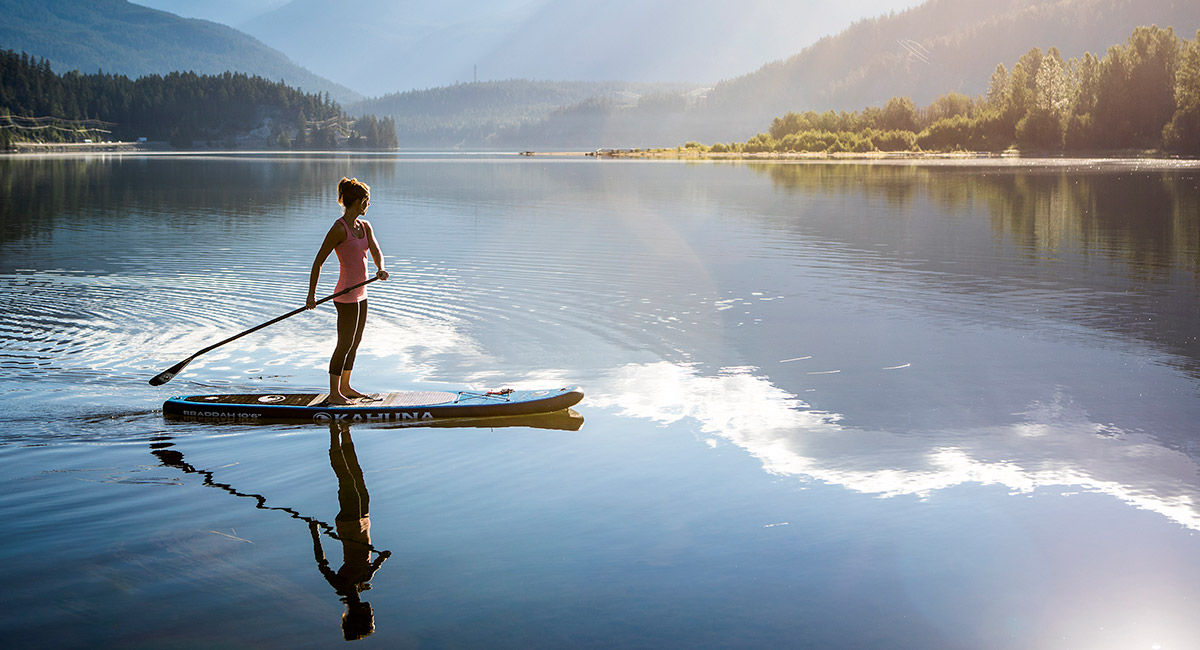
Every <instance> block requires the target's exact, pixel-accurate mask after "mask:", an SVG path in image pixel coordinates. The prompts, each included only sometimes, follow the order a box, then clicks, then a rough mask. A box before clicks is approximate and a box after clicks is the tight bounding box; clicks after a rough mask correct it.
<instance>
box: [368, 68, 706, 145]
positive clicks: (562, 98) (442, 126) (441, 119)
mask: <svg viewBox="0 0 1200 650" xmlns="http://www.w3.org/2000/svg"><path fill="white" fill-rule="evenodd" d="M693 88H694V87H692V86H687V85H685V84H670V83H630V82H611V81H609V82H605V81H530V80H526V79H509V80H505V81H480V82H477V83H461V84H454V85H453V86H443V87H440V88H430V89H426V90H410V91H407V92H403V93H390V94H387V95H384V96H382V97H377V98H371V99H366V100H363V101H361V102H356V103H354V104H350V105H348V106H346V112H347V113H349V114H350V115H361V114H367V113H369V114H374V115H386V116H389V117H391V118H392V119H393V120H394V121H395V130H396V135H397V136H398V137H399V141H400V144H401V146H405V147H437V146H448V145H455V146H458V145H462V146H468V147H487V146H491V145H493V144H499V143H492V141H493V140H494V139H495V136H496V134H497V133H498V132H499V131H501V130H505V129H512V128H514V127H519V126H521V125H524V124H529V123H535V122H538V121H540V120H545V119H546V118H548V117H549V116H550V115H551V114H553V113H554V112H555V111H557V110H561V109H563V107H570V106H573V105H576V104H580V103H582V102H586V101H588V100H595V99H596V98H605V99H606V100H608V101H611V102H612V103H613V104H614V105H615V106H626V107H628V106H636V105H638V104H639V103H642V102H644V101H652V100H653V99H655V98H656V97H661V96H664V95H670V96H679V95H681V94H683V93H686V92H688V91H690V90H693Z"/></svg>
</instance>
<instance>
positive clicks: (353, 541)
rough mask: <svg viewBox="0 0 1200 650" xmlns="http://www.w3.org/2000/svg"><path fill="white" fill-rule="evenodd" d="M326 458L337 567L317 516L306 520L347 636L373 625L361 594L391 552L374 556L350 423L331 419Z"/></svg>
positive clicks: (353, 636)
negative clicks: (334, 494) (332, 484)
mask: <svg viewBox="0 0 1200 650" xmlns="http://www.w3.org/2000/svg"><path fill="white" fill-rule="evenodd" d="M329 464H330V465H332V466H333V472H334V474H337V479H338V505H339V506H340V510H339V511H338V514H337V517H336V518H335V519H334V524H335V528H336V529H337V536H338V538H339V539H341V541H342V566H341V568H339V569H338V570H337V571H333V570H332V569H330V568H329V561H328V560H326V559H325V551H324V550H323V549H322V548H321V535H320V531H319V530H318V529H317V524H316V523H315V522H310V523H309V525H308V528H309V531H310V532H311V533H312V538H313V553H314V554H315V555H316V558H317V568H318V569H320V571H321V575H323V576H325V580H327V581H328V582H329V584H330V585H332V586H333V588H334V590H335V591H337V593H338V595H339V596H341V597H342V602H343V603H346V612H345V613H344V614H342V633H343V635H344V636H345V638H346V640H347V641H354V640H357V639H361V638H363V637H366V636H369V635H370V634H371V633H373V632H374V631H375V615H374V613H373V612H372V611H371V604H370V603H367V602H363V601H362V599H361V598H360V597H359V594H360V593H362V592H364V591H366V590H368V589H370V588H371V585H370V582H369V581H370V580H371V577H372V576H374V575H375V572H376V571H378V570H379V567H380V566H381V565H382V564H383V561H384V560H386V559H387V558H388V557H389V556H390V555H391V553H390V552H389V551H383V552H382V553H380V554H379V557H378V558H377V559H376V560H375V561H374V562H372V561H371V551H372V550H373V548H374V547H372V546H371V519H370V511H369V505H370V496H369V495H368V494H367V485H366V483H364V482H363V473H362V468H361V467H359V465H358V457H357V456H356V455H355V453H354V441H353V440H351V439H350V428H349V427H348V426H344V425H340V426H339V425H337V424H331V425H330V427H329Z"/></svg>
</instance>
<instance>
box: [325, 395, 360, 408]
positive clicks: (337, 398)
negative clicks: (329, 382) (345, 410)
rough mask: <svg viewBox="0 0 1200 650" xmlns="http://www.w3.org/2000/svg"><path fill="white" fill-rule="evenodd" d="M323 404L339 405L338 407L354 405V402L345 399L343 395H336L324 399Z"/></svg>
mask: <svg viewBox="0 0 1200 650" xmlns="http://www.w3.org/2000/svg"><path fill="white" fill-rule="evenodd" d="M325 402H326V403H328V404H340V405H346V404H353V403H354V402H351V401H350V400H348V399H346V397H345V396H344V395H337V394H331V395H330V396H329V397H327V398H325Z"/></svg>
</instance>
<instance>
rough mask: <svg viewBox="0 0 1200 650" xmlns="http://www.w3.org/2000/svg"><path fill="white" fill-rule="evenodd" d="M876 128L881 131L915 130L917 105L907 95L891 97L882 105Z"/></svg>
mask: <svg viewBox="0 0 1200 650" xmlns="http://www.w3.org/2000/svg"><path fill="white" fill-rule="evenodd" d="M878 128H879V129H880V130H883V131H916V130H917V105H916V104H914V103H913V100H911V99H909V98H908V97H893V98H891V99H889V100H887V103H886V104H884V105H883V112H882V113H881V114H880V116H879V124H878Z"/></svg>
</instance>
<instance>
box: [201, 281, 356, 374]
mask: <svg viewBox="0 0 1200 650" xmlns="http://www.w3.org/2000/svg"><path fill="white" fill-rule="evenodd" d="M378 279H379V278H378V277H374V278H371V279H370V280H367V281H366V282H359V283H358V284H356V285H354V286H352V287H346V288H345V289H342V290H341V291H339V292H337V293H331V294H329V295H328V296H325V297H324V298H321V299H320V300H318V301H317V302H316V303H315V304H316V305H319V304H321V303H323V302H328V301H330V300H333V299H334V298H337V297H338V296H340V295H342V294H346V293H350V292H351V291H354V290H355V289H357V288H359V287H363V286H366V285H368V284H371V283H372V282H374V281H376V280H378ZM314 306H315V305H314ZM305 311H308V306H307V305H305V306H304V307H301V308H299V309H293V310H292V311H289V312H288V313H286V314H284V315H282V316H278V317H276V318H272V319H271V320H269V321H267V322H265V323H262V324H261V325H255V326H254V327H251V328H250V329H248V330H246V331H245V332H241V333H239V334H234V335H233V336H231V337H229V338H227V339H225V340H224V341H221V342H220V343H214V344H212V345H210V346H208V347H206V348H204V349H203V350H200V351H199V352H197V353H196V354H193V355H192V356H191V357H190V358H191V359H195V358H196V357H198V356H200V355H202V354H204V353H205V352H211V351H213V350H215V349H217V348H219V347H221V346H222V345H225V344H226V343H229V342H231V341H236V340H238V339H240V338H242V337H243V336H245V335H247V334H253V333H255V332H257V331H258V330H260V329H262V328H264V327H267V326H270V325H274V324H275V323H278V322H279V321H281V320H284V319H285V318H291V317H292V316H295V315H296V314H299V313H301V312H305Z"/></svg>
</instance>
